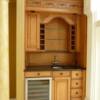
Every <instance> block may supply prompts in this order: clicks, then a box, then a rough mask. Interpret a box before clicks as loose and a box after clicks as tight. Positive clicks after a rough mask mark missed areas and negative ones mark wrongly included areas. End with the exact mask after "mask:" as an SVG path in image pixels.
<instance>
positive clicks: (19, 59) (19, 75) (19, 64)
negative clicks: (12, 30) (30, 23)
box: [16, 0, 25, 100]
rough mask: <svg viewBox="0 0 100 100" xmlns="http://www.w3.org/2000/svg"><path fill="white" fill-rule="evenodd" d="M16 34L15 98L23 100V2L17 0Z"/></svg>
mask: <svg viewBox="0 0 100 100" xmlns="http://www.w3.org/2000/svg"><path fill="white" fill-rule="evenodd" d="M16 25H17V30H16V32H17V34H16V39H17V40H16V42H17V43H16V81H17V82H16V86H17V87H16V92H17V94H16V98H17V100H24V67H25V64H24V63H25V55H24V52H23V51H24V0H17V23H16Z"/></svg>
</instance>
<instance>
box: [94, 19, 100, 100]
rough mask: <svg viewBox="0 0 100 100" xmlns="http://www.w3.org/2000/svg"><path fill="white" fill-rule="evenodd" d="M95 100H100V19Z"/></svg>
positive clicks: (97, 26) (98, 24)
mask: <svg viewBox="0 0 100 100" xmlns="http://www.w3.org/2000/svg"><path fill="white" fill-rule="evenodd" d="M95 78H96V81H95V91H96V95H95V100H100V21H98V22H96V74H95Z"/></svg>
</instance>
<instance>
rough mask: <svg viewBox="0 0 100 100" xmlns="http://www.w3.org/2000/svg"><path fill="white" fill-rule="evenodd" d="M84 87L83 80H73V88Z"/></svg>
mask: <svg viewBox="0 0 100 100" xmlns="http://www.w3.org/2000/svg"><path fill="white" fill-rule="evenodd" d="M80 87H82V80H72V83H71V88H80Z"/></svg>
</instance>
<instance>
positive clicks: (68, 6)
mask: <svg viewBox="0 0 100 100" xmlns="http://www.w3.org/2000/svg"><path fill="white" fill-rule="evenodd" d="M26 10H34V11H52V12H62V13H76V14H81V13H82V12H83V0H70V1H69V0H26Z"/></svg>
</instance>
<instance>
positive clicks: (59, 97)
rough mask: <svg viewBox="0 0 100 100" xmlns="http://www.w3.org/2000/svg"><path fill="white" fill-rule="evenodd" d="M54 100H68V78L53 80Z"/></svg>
mask: <svg viewBox="0 0 100 100" xmlns="http://www.w3.org/2000/svg"><path fill="white" fill-rule="evenodd" d="M54 100H70V78H55V80H54Z"/></svg>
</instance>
